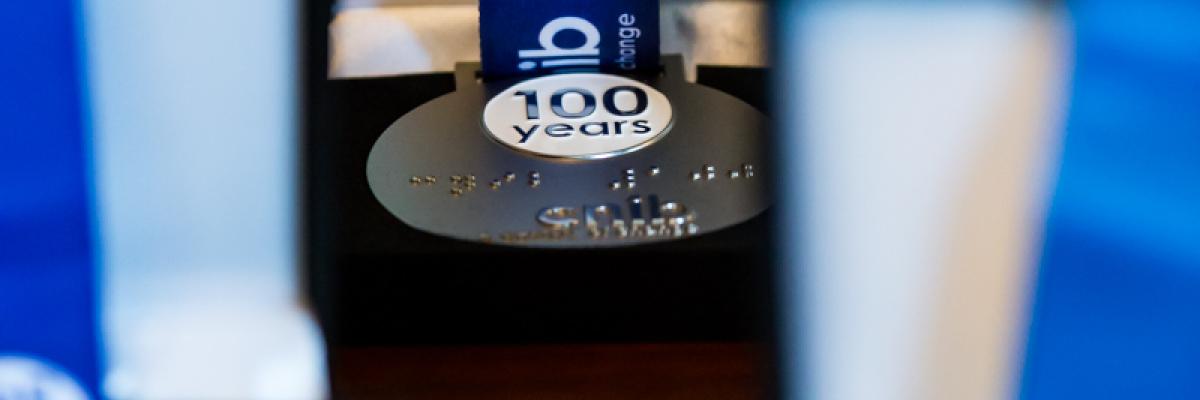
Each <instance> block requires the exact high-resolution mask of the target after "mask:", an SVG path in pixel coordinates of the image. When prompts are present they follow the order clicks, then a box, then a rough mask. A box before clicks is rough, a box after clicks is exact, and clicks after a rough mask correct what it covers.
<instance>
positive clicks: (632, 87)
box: [483, 73, 674, 159]
mask: <svg viewBox="0 0 1200 400" xmlns="http://www.w3.org/2000/svg"><path fill="white" fill-rule="evenodd" d="M673 118H674V111H673V110H672V108H671V102H670V101H669V100H668V99H667V96H666V95H664V94H662V92H659V91H658V90H657V89H655V88H653V87H651V86H649V85H646V84H644V83H641V82H639V81H636V80H633V79H628V78H624V77H620V76H615V75H605V74H589V73H576V74H560V75H551V76H546V77H541V78H534V79H530V80H526V81H523V82H521V83H518V84H516V85H513V86H512V87H510V88H508V89H506V90H504V91H503V92H501V93H500V94H498V95H496V96H495V97H493V98H492V99H491V100H490V101H488V104H487V106H486V107H484V109H483V124H484V126H485V127H486V128H487V129H486V130H487V132H488V134H490V135H491V136H492V137H493V138H494V139H495V140H496V141H498V142H500V143H503V144H505V145H507V146H509V147H512V148H514V149H517V150H519V151H523V152H528V153H533V154H536V155H541V156H547V157H557V158H578V159H601V158H607V157H613V156H617V155H621V154H626V153H629V152H632V151H636V150H638V149H641V148H644V147H646V146H649V145H650V144H652V143H654V141H656V140H658V139H659V138H661V137H662V136H663V135H665V134H666V133H667V132H668V131H669V130H670V128H671V123H672V121H673Z"/></svg>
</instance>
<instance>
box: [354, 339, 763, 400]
mask: <svg viewBox="0 0 1200 400" xmlns="http://www.w3.org/2000/svg"><path fill="white" fill-rule="evenodd" d="M765 355H766V353H765V352H764V346H761V345H757V344H750V343H686V344H678V343H671V344H586V345H536V346H473V347H404V348H397V347H356V348H337V349H332V350H330V363H331V365H330V370H331V372H332V381H333V383H332V386H333V387H332V391H333V395H334V396H333V398H335V399H356V400H357V399H415V400H425V399H464V400H466V399H469V400H483V399H521V400H539V399H571V400H591V399H655V400H671V399H680V400H704V399H720V400H737V399H762V398H767V397H768V393H770V392H771V390H770V385H769V383H768V382H769V381H770V379H769V377H770V374H769V373H768V372H767V371H768V369H767V368H766V366H767V365H768V364H767V363H765V362H764V360H766V359H767V358H766V357H764V356H765Z"/></svg>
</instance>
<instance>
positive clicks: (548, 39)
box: [517, 17, 600, 71]
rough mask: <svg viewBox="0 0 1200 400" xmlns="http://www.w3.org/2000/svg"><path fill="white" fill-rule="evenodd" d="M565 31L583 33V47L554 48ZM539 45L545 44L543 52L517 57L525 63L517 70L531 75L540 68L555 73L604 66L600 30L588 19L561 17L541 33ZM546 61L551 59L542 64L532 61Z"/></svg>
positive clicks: (540, 50) (520, 53) (521, 53)
mask: <svg viewBox="0 0 1200 400" xmlns="http://www.w3.org/2000/svg"><path fill="white" fill-rule="evenodd" d="M563 31H576V32H579V33H580V34H582V35H583V38H584V40H583V44H581V45H580V46H579V47H576V48H571V49H564V48H561V47H558V45H556V44H554V38H555V37H557V36H558V34H559V33H561V32H563ZM538 44H541V45H542V48H540V49H534V50H521V51H519V52H517V57H518V58H520V59H522V60H524V61H521V63H520V64H517V68H520V69H521V70H524V71H529V70H532V69H535V68H538V67H539V66H540V67H542V68H547V69H552V68H571V67H589V66H591V67H594V66H598V65H600V30H598V29H596V26H595V25H592V23H591V22H588V20H586V19H583V18H579V17H561V18H557V19H555V20H553V21H550V23H548V24H546V26H543V27H542V31H541V32H540V33H538ZM542 58H551V59H549V60H544V61H542V62H541V63H540V64H539V63H538V62H537V61H532V60H529V59H542Z"/></svg>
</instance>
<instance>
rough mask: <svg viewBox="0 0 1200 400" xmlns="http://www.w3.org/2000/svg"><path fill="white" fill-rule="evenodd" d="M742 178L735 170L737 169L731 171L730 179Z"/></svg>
mask: <svg viewBox="0 0 1200 400" xmlns="http://www.w3.org/2000/svg"><path fill="white" fill-rule="evenodd" d="M741 177H742V173H740V172H738V171H737V170H735V169H731V170H729V179H737V178H741Z"/></svg>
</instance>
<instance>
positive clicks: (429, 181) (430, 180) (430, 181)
mask: <svg viewBox="0 0 1200 400" xmlns="http://www.w3.org/2000/svg"><path fill="white" fill-rule="evenodd" d="M425 183H426V184H434V183H437V177H436V176H433V175H430V176H426V177H425Z"/></svg>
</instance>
